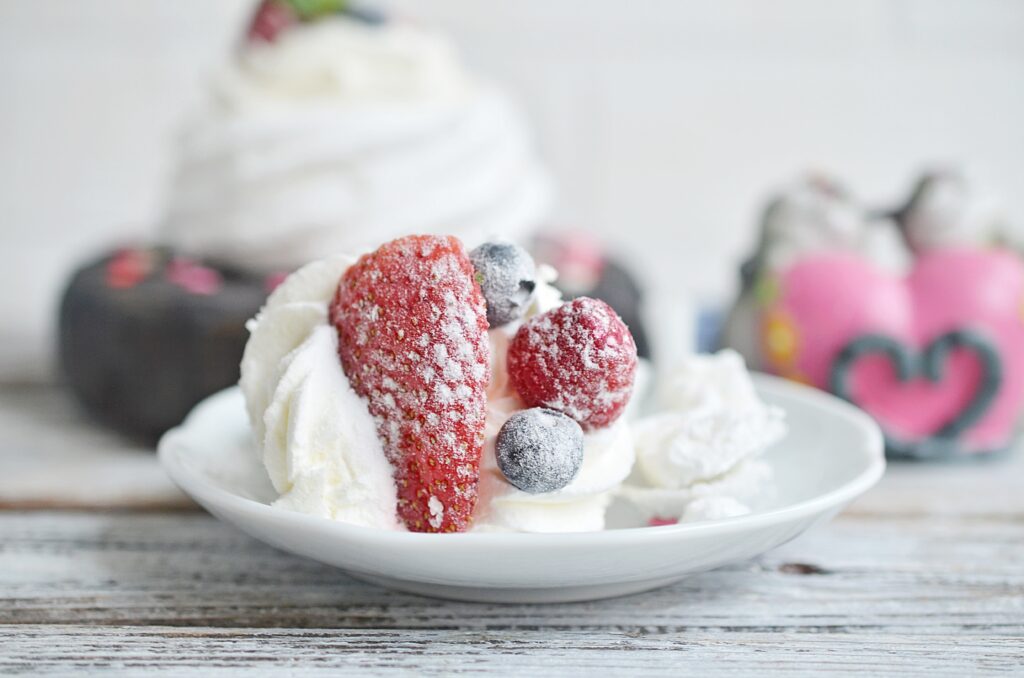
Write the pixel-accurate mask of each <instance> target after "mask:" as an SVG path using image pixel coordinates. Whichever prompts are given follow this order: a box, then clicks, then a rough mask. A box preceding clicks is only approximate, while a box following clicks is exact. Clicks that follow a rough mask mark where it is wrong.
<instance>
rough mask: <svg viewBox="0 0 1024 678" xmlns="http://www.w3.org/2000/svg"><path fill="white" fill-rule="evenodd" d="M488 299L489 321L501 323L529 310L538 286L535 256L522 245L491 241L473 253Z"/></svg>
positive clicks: (482, 287)
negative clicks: (527, 308)
mask: <svg viewBox="0 0 1024 678" xmlns="http://www.w3.org/2000/svg"><path fill="white" fill-rule="evenodd" d="M469 259H470V261H472V262H473V268H475V269H476V279H477V282H478V283H480V289H481V290H482V291H483V293H484V299H486V300H487V322H488V323H489V324H490V326H491V327H500V326H501V325H505V324H507V323H510V322H512V321H513V320H516V319H518V318H520V317H522V315H523V313H524V312H525V311H526V307H527V306H528V305H529V304H530V298H531V297H532V296H533V290H534V288H535V287H536V286H537V283H536V281H535V280H534V278H535V276H536V266H535V265H534V263H533V258H532V257H531V256H530V255H529V254H528V253H527V251H526V250H524V249H523V248H522V247H520V246H519V245H513V244H512V243H504V242H488V243H484V244H483V245H480V246H479V247H477V248H476V249H474V250H473V251H472V252H470V253H469Z"/></svg>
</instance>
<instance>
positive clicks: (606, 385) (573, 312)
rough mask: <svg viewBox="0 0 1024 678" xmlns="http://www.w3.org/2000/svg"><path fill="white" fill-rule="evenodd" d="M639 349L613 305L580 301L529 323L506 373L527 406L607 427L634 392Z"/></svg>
mask: <svg viewBox="0 0 1024 678" xmlns="http://www.w3.org/2000/svg"><path fill="white" fill-rule="evenodd" d="M636 364H637V356H636V344H635V343H634V342H633V335H631V334H630V333H629V328H628V327H626V325H625V323H623V322H622V320H621V319H620V318H619V316H617V315H615V311H613V310H612V308H611V306H609V305H608V304H606V303H604V302H603V301H599V300H597V299H591V298H589V297H579V298H578V299H574V300H572V301H570V302H568V303H565V304H563V305H561V306H559V307H558V308H555V309H553V310H551V311H548V312H547V313H544V314H542V315H539V316H536V317H534V318H531V319H530V320H529V321H528V322H526V323H525V324H524V325H523V326H522V327H520V328H519V331H518V332H516V336H515V337H513V339H512V343H511V344H510V345H509V349H508V374H509V379H510V380H511V383H512V386H513V388H515V390H516V392H517V393H519V396H520V397H521V398H522V399H523V401H524V402H525V403H526V405H527V407H549V408H551V409H553V410H558V411H559V412H563V413H565V414H567V415H569V416H570V417H572V418H573V419H575V420H576V421H577V422H579V424H580V425H581V426H582V427H583V428H584V429H586V430H589V429H594V428H600V427H603V426H608V425H609V424H611V423H612V422H614V421H615V420H616V419H618V417H619V415H621V414H622V411H623V410H624V409H625V408H626V405H627V403H629V398H630V396H631V395H632V392H633V378H634V377H635V376H636Z"/></svg>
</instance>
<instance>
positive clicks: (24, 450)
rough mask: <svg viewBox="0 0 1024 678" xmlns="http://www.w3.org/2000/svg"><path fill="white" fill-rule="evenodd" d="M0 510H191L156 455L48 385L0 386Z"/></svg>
mask: <svg viewBox="0 0 1024 678" xmlns="http://www.w3.org/2000/svg"><path fill="white" fill-rule="evenodd" d="M0 469H3V472H2V473H0V508H76V509H77V508H139V509H145V510H155V509H159V510H166V509H195V504H193V503H192V502H191V500H189V499H188V498H187V497H185V495H183V494H182V493H181V492H180V491H179V490H178V488H176V487H175V486H174V484H173V483H172V482H171V481H170V479H168V478H167V476H166V475H165V474H164V472H163V471H162V470H161V468H160V466H159V464H158V463H157V460H156V454H155V453H154V452H153V450H152V449H148V448H146V447H144V446H141V445H139V444H137V443H134V442H132V441H130V440H126V439H124V438H122V437H120V436H118V435H116V434H115V433H112V432H111V431H109V430H107V429H104V428H102V427H100V426H98V425H96V424H94V423H93V422H92V421H90V420H89V419H88V418H87V417H86V416H85V415H84V413H83V412H81V410H80V409H79V408H78V407H77V406H76V405H75V403H74V402H73V401H72V399H71V395H70V393H68V392H66V391H65V390H63V389H61V388H59V387H56V386H50V385H42V384H27V385H11V384H4V385H0Z"/></svg>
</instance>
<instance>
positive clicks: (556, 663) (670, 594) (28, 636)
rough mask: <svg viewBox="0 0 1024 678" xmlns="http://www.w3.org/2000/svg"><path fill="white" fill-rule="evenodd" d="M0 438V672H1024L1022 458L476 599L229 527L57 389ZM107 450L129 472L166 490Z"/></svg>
mask: <svg viewBox="0 0 1024 678" xmlns="http://www.w3.org/2000/svg"><path fill="white" fill-rule="evenodd" d="M0 435H2V436H3V437H2V438H0V504H2V506H3V509H2V510H0V674H8V673H10V674H19V673H25V674H33V675H36V674H69V675H70V674H74V675H84V674H88V673H90V672H103V673H119V674H138V673H141V672H146V673H166V674H173V675H202V676H211V675H244V676H246V677H247V678H248V677H255V676H261V675H279V674H281V673H305V672H309V673H323V674H330V675H337V674H339V673H345V672H349V673H357V672H358V673H360V674H371V675H372V674H381V673H387V672H391V671H396V670H397V671H404V672H406V673H409V674H416V675H449V674H454V673H482V674H508V675H512V674H515V675H564V674H584V673H589V674H595V673H598V672H600V673H601V674H603V675H623V674H629V673H636V674H641V673H642V674H644V675H673V676H677V675H684V674H687V673H689V674H691V675H698V676H718V675H758V676H776V675H808V676H821V675H857V676H859V677H861V678H863V677H864V676H877V675H928V676H956V677H958V678H959V677H960V676H967V675H979V674H1004V675H1024V459H1022V457H1021V455H1016V456H1015V457H1013V458H1009V459H1005V460H1003V461H1001V462H999V463H991V464H975V465H963V466H899V465H897V466H894V467H891V468H890V471H889V473H888V474H887V476H886V478H885V479H884V480H883V481H882V483H881V484H880V485H879V487H877V488H876V489H875V490H873V491H872V492H870V493H869V494H868V495H866V496H865V497H863V498H862V499H861V500H859V501H858V502H856V503H855V504H854V505H853V506H851V507H850V509H849V510H847V511H846V512H845V513H843V514H842V515H841V516H840V517H839V518H838V519H837V520H835V521H834V522H832V523H831V524H829V525H827V526H823V527H820V528H818V529H816V530H814V531H812V532H810V533H809V534H807V535H805V536H804V537H801V538H800V539H798V540H796V541H794V542H792V543H790V544H788V545H786V546H784V547H782V548H780V549H778V550H777V551H774V552H772V553H770V554H768V555H766V556H764V557H762V558H760V559H758V560H757V561H754V562H750V563H746V564H742V565H737V566H734V567H730V568H727V569H724V570H719V571H716V572H710V573H706V574H702V575H698V576H695V577H692V578H690V579H688V580H686V581H684V582H682V583H680V584H677V585H675V586H672V587H669V588H666V589H662V590H659V591H654V592H650V593H646V594H641V595H637V596H632V597H627V598H619V599H614V600H608V601H601V602H595V603H576V604H567V605H550V606H530V605H475V604H469V603H452V602H444V601H436V600H430V599H426V598H420V597H417V596H413V595H409V594H402V593H392V592H390V591H385V590H383V589H378V588H375V587H373V586H370V585H367V584H362V583H360V582H357V581H354V580H352V579H350V578H349V577H347V576H345V575H344V574H342V573H341V572H339V571H337V570H334V569H331V568H329V567H325V566H322V565H319V564H317V563H314V562H311V561H308V560H304V559H302V558H297V557H294V556H290V555H287V554H284V553H282V552H279V551H276V550H274V549H272V548H270V547H267V546H264V545H262V544H260V543H258V542H256V541H254V540H252V539H250V538H248V537H246V536H244V535H242V534H241V533H239V532H238V531H236V530H234V529H232V528H230V527H228V526H226V525H222V524H220V523H218V522H217V521H215V520H214V519H213V518H211V517H209V516H208V515H206V514H204V513H202V512H200V511H198V510H195V509H194V508H192V507H191V506H190V505H188V504H187V503H186V502H184V501H183V500H182V498H181V497H180V495H176V494H175V493H174V491H173V489H171V488H170V487H169V486H166V485H164V484H162V481H161V479H160V478H159V475H158V474H155V473H154V471H153V466H152V463H153V460H152V458H151V457H148V456H145V455H146V453H145V452H128V451H125V450H116V449H114V448H113V447H112V445H114V443H113V441H114V440H115V439H112V438H109V437H108V436H105V435H104V434H102V433H101V432H97V431H96V430H95V429H92V428H91V427H89V426H88V425H87V424H86V423H85V422H83V421H82V420H81V418H80V417H79V416H78V415H77V414H76V413H75V411H74V409H73V408H72V407H70V406H69V404H68V403H67V402H66V399H65V397H64V396H63V395H62V394H61V393H60V392H59V391H56V390H54V389H49V388H40V387H19V388H13V387H6V388H0ZM76 441H81V442H76ZM61 446H63V447H64V448H65V450H64V451H65V453H66V454H68V455H69V456H70V457H71V458H73V459H76V460H77V461H75V463H74V464H72V466H71V471H72V473H71V477H68V476H67V475H66V471H67V469H65V473H62V469H61V468H60V466H61V462H60V459H61V450H59V449H57V448H59V447H61ZM68 450H71V451H70V452H69V451H68ZM76 450H77V451H76ZM83 450H84V451H83ZM90 454H91V455H95V456H96V457H97V458H99V459H104V460H106V461H109V460H110V459H109V456H110V455H114V458H115V459H117V460H120V462H123V461H124V459H129V458H130V459H132V461H131V463H132V464H135V465H136V466H135V467H134V468H135V469H136V473H137V474H138V476H139V477H140V478H141V479H142V481H141V484H144V485H146V488H145V492H148V493H149V494H148V495H146V496H142V495H143V492H142V491H141V490H140V489H138V488H136V489H134V490H133V489H131V488H130V487H129V488H127V489H125V488H122V489H121V490H118V489H117V488H116V486H117V483H116V482H115V481H113V480H107V481H100V480H97V478H101V477H103V474H101V473H98V472H96V471H95V470H94V471H92V472H91V473H89V472H86V471H85V470H83V469H86V468H87V466H88V464H87V463H86V462H87V459H88V455H90ZM33 455H35V456H36V457H38V458H39V459H41V460H42V466H38V465H36V466H34V465H33V464H32V463H31V458H32V457H33ZM122 455H134V457H131V456H129V457H124V456H122ZM100 463H106V462H100ZM11 469H13V471H11ZM41 469H48V473H43V472H41ZM48 475H49V476H51V477H52V478H53V481H52V483H51V486H50V487H49V489H47V487H46V482H45V478H46V476H48ZM29 477H30V478H33V479H34V480H33V482H32V483H29V487H28V488H27V489H26V487H25V486H24V484H21V483H19V478H29ZM83 478H84V479H85V480H87V481H89V482H92V483H94V484H98V487H97V488H95V492H90V490H89V489H88V488H82V487H78V489H77V491H76V492H74V493H73V494H72V495H71V499H70V500H69V501H67V502H66V503H63V502H62V494H65V493H67V491H68V488H69V487H74V486H75V485H76V483H77V485H79V486H80V485H82V484H83V483H82V482H80V481H81V479H83ZM69 483H70V485H69ZM19 488H20V489H19ZM46 492H50V494H49V495H47V494H46ZM104 506H113V507H115V508H104Z"/></svg>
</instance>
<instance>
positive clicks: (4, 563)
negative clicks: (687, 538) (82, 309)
mask: <svg viewBox="0 0 1024 678" xmlns="http://www.w3.org/2000/svg"><path fill="white" fill-rule="evenodd" d="M0 535H2V536H0V540H2V541H0V624H20V625H24V624H67V623H74V624H95V625H175V626H178V625H180V626H194V625H196V626H218V627H266V628H271V627H275V628H276V627H294V628H349V629H457V630H476V629H512V628H525V629H557V630H565V631H575V630H596V629H602V630H615V631H634V630H636V629H657V630H659V631H661V632H664V633H679V632H685V631H688V630H694V629H703V630H714V631H729V632H735V631H740V630H741V631H747V632H764V633H768V632H796V631H807V632H816V633H817V632H853V631H860V632H867V631H872V632H878V633H883V632H884V633H886V634H892V633H916V634H936V635H942V634H953V633H956V634H964V635H981V636H989V637H996V636H1005V637H1011V636H1017V637H1024V567H1022V566H1021V563H1022V562H1024V525H1022V524H1019V523H1016V522H1006V521H988V520H984V519H970V520H965V521H957V520H952V519H943V520H937V521H927V520H915V519H900V520H893V521H888V522H883V521H876V520H871V519H860V518H856V517H850V518H843V519H840V520H839V521H838V522H836V523H834V524H833V525H832V526H830V527H828V528H825V529H821V530H817V531H815V532H812V533H811V534H809V535H807V536H805V537H804V538H802V539H799V540H797V541H796V542H793V543H791V544H789V545H787V546H785V547H783V548H782V549H779V550H777V551H775V552H773V553H770V554H768V555H766V556H764V557H762V558H761V559H760V560H758V561H756V562H754V563H748V564H745V565H740V566H736V567H732V568H727V569H724V570H720V571H717V572H710V573H705V574H701V575H698V576H695V577H693V578H691V579H689V580H686V581H684V582H681V583H679V584H677V585H675V586H673V587H670V588H668V589H664V590H661V591H655V592H651V593H647V594H641V595H638V596H633V597H630V598H622V599H615V600H610V601H603V602H595V603H578V604H572V605H553V606H529V605H474V604H469V603H455V602H443V601H433V600H429V599H425V598H420V597H417V596H413V595H408V594H400V593H392V592H388V591H384V590H382V589H378V588H376V587H373V586H370V585H366V584H363V583H360V582H357V581H355V580H353V579H351V578H349V577H347V576H345V575H344V574H343V573H341V572H339V571H337V570H335V569H333V568H330V567H326V566H323V565H320V564H318V563H315V562H312V561H309V560H305V559H302V558H297V557H293V556H290V555H288V554H285V553H282V552H280V551H277V550H274V549H272V548H269V547H266V546H264V545H262V544H260V543H258V542H256V541H254V540H252V539H249V538H248V537H246V536H244V535H242V534H240V533H239V532H237V531H235V530H233V529H231V528H229V527H227V526H224V525H222V524H220V523H217V522H216V521H214V520H213V519H212V518H209V517H207V516H205V515H202V514H167V515H160V514H119V513H112V514H96V513H81V514H75V513H24V514H17V513H0Z"/></svg>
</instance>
